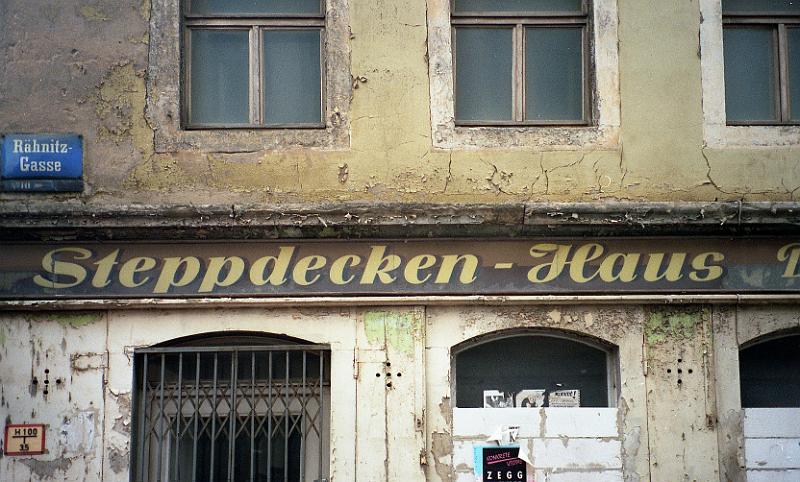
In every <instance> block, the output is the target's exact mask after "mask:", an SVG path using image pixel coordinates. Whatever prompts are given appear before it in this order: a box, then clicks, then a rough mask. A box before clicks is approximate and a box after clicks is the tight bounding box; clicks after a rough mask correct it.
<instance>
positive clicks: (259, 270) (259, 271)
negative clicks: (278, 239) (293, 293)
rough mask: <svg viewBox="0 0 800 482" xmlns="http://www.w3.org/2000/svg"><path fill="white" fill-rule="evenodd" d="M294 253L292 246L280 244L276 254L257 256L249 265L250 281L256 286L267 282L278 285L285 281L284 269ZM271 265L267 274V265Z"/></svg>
mask: <svg viewBox="0 0 800 482" xmlns="http://www.w3.org/2000/svg"><path fill="white" fill-rule="evenodd" d="M292 255H294V247H293V246H281V247H280V249H279V250H278V256H277V257H276V256H264V257H262V258H258V259H257V260H255V261H254V262H253V265H252V266H250V282H251V283H253V284H254V285H256V286H264V285H265V284H267V283H269V284H271V285H273V286H280V285H282V284H283V283H286V271H287V270H288V269H289V263H290V262H291V261H292ZM269 265H272V271H271V272H270V273H269V274H267V267H268V266H269Z"/></svg>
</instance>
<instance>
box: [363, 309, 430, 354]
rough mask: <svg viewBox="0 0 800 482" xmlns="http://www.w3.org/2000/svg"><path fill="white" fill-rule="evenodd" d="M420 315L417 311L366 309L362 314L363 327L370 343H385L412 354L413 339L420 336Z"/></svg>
mask: <svg viewBox="0 0 800 482" xmlns="http://www.w3.org/2000/svg"><path fill="white" fill-rule="evenodd" d="M422 323H423V321H422V316H421V314H420V313H418V312H415V311H414V312H396V311H368V312H366V313H365V314H364V328H365V330H366V334H367V340H368V341H369V342H370V343H371V344H382V342H383V341H384V340H385V341H386V343H387V345H389V346H391V347H394V348H396V349H398V350H400V351H401V352H403V353H405V354H407V355H412V356H413V354H414V344H415V342H414V340H415V339H418V338H419V337H420V336H421V331H422Z"/></svg>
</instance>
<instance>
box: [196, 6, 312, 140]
mask: <svg viewBox="0 0 800 482" xmlns="http://www.w3.org/2000/svg"><path fill="white" fill-rule="evenodd" d="M325 22H326V15H325V0H320V13H318V14H295V13H292V14H266V13H265V14H207V15H206V14H193V13H191V0H184V1H183V2H182V5H181V39H182V42H183V49H182V54H183V55H182V57H183V59H182V62H181V66H182V69H183V71H182V75H181V80H182V82H183V86H182V87H183V88H182V89H181V103H182V106H183V108H182V109H181V124H182V128H183V129H186V130H209V129H324V128H325V127H326V126H325V122H324V119H325V118H326V112H325V104H326V101H325V99H326V85H327V80H326V70H327V69H326V59H325V50H326V49H325V45H326V38H325ZM193 29H204V30H225V31H248V32H249V40H248V44H249V66H248V67H249V76H248V107H249V109H248V110H249V122H246V123H192V122H191V108H192V103H191V88H192V85H191V84H192V83H191V58H192V45H191V31H192V30H193ZM268 30H294V31H296V30H312V31H319V38H320V44H319V54H320V65H319V69H320V98H319V101H320V119H319V121H318V122H309V123H279V124H265V123H264V115H263V112H262V110H263V105H264V90H263V88H262V86H261V81H262V78H263V74H264V65H263V52H262V45H263V37H264V36H263V32H264V31H268Z"/></svg>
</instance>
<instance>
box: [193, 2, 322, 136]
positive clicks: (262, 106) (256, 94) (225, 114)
mask: <svg viewBox="0 0 800 482" xmlns="http://www.w3.org/2000/svg"><path fill="white" fill-rule="evenodd" d="M183 30H184V36H183V39H184V46H185V50H184V72H185V73H184V103H183V106H184V108H183V121H184V125H185V126H186V127H187V128H234V127H235V128H259V127H273V128H292V127H306V128H308V127H319V128H322V127H325V125H324V122H323V118H324V107H323V106H324V103H323V99H324V97H323V86H324V85H325V79H324V76H325V68H324V55H323V52H324V50H325V49H324V42H325V10H324V7H323V3H322V1H321V0H277V1H276V0H186V2H185V3H184V8H183Z"/></svg>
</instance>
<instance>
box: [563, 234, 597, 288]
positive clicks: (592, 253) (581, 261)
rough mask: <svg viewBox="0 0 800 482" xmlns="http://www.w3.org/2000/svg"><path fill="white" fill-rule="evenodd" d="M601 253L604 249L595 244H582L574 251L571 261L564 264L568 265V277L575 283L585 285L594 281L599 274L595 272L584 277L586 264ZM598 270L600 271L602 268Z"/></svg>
mask: <svg viewBox="0 0 800 482" xmlns="http://www.w3.org/2000/svg"><path fill="white" fill-rule="evenodd" d="M603 251H605V248H603V247H602V246H600V245H599V244H597V243H588V244H584V245H583V246H580V247H579V248H578V249H576V250H575V254H574V255H573V256H572V261H565V264H568V265H569V277H570V278H572V280H573V281H575V282H576V283H587V282H589V281H592V280H593V279H595V278H596V277H597V275H598V274H600V272H599V271H595V272H594V274H592V275H590V276H586V274H585V273H586V271H585V267H586V263H589V262H590V261H594V260H596V259H597V258H599V257H600V256H601V255H602V254H603ZM600 268H601V269H602V266H601V267H600Z"/></svg>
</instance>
